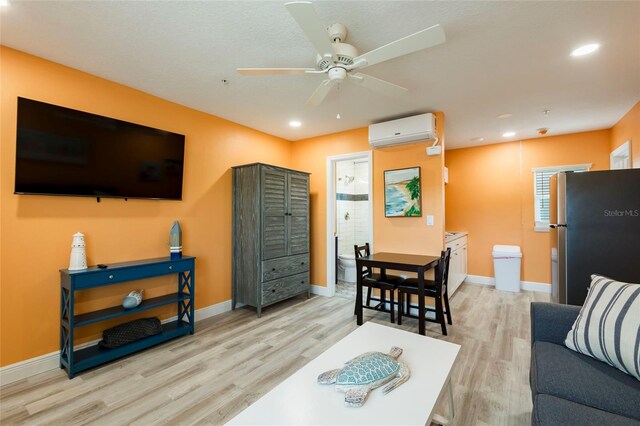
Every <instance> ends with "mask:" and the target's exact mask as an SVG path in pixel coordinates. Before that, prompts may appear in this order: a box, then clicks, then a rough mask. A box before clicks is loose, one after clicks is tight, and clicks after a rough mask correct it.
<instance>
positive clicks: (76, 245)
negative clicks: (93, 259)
mask: <svg viewBox="0 0 640 426" xmlns="http://www.w3.org/2000/svg"><path fill="white" fill-rule="evenodd" d="M83 269H87V250H86V248H85V245H84V234H82V233H81V232H76V233H75V234H73V242H72V243H71V256H70V258H69V270H70V271H81V270H83Z"/></svg>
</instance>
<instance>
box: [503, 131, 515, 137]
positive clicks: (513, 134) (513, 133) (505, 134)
mask: <svg viewBox="0 0 640 426" xmlns="http://www.w3.org/2000/svg"><path fill="white" fill-rule="evenodd" d="M515 135H516V132H504V133H503V134H502V137H503V138H510V137H511V136H515Z"/></svg>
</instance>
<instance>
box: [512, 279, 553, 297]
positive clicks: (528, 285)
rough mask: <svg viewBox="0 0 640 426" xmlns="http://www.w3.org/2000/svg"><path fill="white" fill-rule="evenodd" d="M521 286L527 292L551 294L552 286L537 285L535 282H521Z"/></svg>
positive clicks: (545, 284)
mask: <svg viewBox="0 0 640 426" xmlns="http://www.w3.org/2000/svg"><path fill="white" fill-rule="evenodd" d="M520 286H521V287H522V289H523V290H525V291H535V292H536V293H548V294H551V284H547V283H536V282H533V281H520Z"/></svg>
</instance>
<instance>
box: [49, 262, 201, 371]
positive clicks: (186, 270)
mask: <svg viewBox="0 0 640 426" xmlns="http://www.w3.org/2000/svg"><path fill="white" fill-rule="evenodd" d="M169 274H177V276H178V291H177V292H176V293H170V294H165V295H163V296H159V297H154V298H151V299H146V300H143V301H142V303H141V304H140V305H139V306H137V307H135V308H133V309H124V308H123V307H122V306H113V307H110V308H106V309H100V310H98V311H93V312H87V313H84V314H79V315H75V313H74V312H75V306H74V300H75V292H76V291H78V290H86V289H90V288H95V287H102V286H106V285H113V284H118V283H121V282H126V281H134V280H140V279H145V278H151V277H158V276H162V275H169ZM60 277H61V306H60V368H66V369H67V374H68V376H69V378H70V379H71V378H73V377H74V375H75V374H76V373H78V372H80V371H83V370H86V369H88V368H92V367H95V366H97V365H100V364H104V363H106V362H109V361H112V360H114V359H117V358H120V357H123V356H125V355H129V354H132V353H134V352H137V351H139V350H142V349H145V348H148V347H150V346H154V345H157V344H159V343H162V342H165V341H167V340H170V339H173V338H176V337H179V336H182V335H185V334H193V333H194V331H195V330H194V319H195V318H194V307H195V300H194V295H195V257H191V256H183V257H182V258H180V259H170V258H159V259H147V260H140V261H134V262H124V263H115V264H112V265H108V267H107V268H104V269H100V268H97V267H90V268H87V269H85V270H82V271H69V270H68V269H61V270H60ZM170 304H177V307H178V315H177V319H175V320H173V321H170V322H167V323H164V324H162V332H161V333H160V334H156V335H154V336H149V337H146V338H144V339H141V340H137V341H135V342H132V343H129V344H127V345H123V346H119V347H117V348H112V349H109V348H103V347H100V346H99V345H97V344H96V345H92V346H89V347H86V348H83V349H79V350H74V348H73V343H74V334H75V329H76V328H78V327H82V326H86V325H89V324H95V323H98V322H101V321H105V320H108V319H112V318H118V317H121V316H125V315H131V314H133V313H136V312H143V311H147V310H149V309H154V308H157V307H159V306H165V305H170Z"/></svg>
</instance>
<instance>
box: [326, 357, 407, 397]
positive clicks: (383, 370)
mask: <svg viewBox="0 0 640 426" xmlns="http://www.w3.org/2000/svg"><path fill="white" fill-rule="evenodd" d="M400 355H402V349H401V348H397V347H395V346H394V347H392V348H391V350H390V351H389V354H388V355H387V354H383V353H382V352H366V353H363V354H362V355H358V356H357V357H355V358H353V359H352V360H351V361H347V362H346V363H345V365H344V367H342V368H338V369H336V370H329V371H325V372H324V373H322V374H320V375H319V376H318V383H320V384H321V385H331V384H334V383H335V385H336V390H337V391H338V392H344V394H345V395H344V405H346V406H347V407H362V405H363V404H364V402H365V401H366V399H367V396H368V395H369V392H370V391H371V390H373V389H376V388H379V387H380V386H382V385H385V384H386V385H387V386H385V387H384V389H382V393H383V394H385V395H386V394H388V393H389V392H391V391H392V390H394V389H395V388H397V387H398V386H400V385H401V384H403V383H404V382H406V381H407V380H408V379H409V376H410V375H411V372H410V371H409V367H407V365H406V364H404V363H402V362H399V361H398V357H400Z"/></svg>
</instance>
